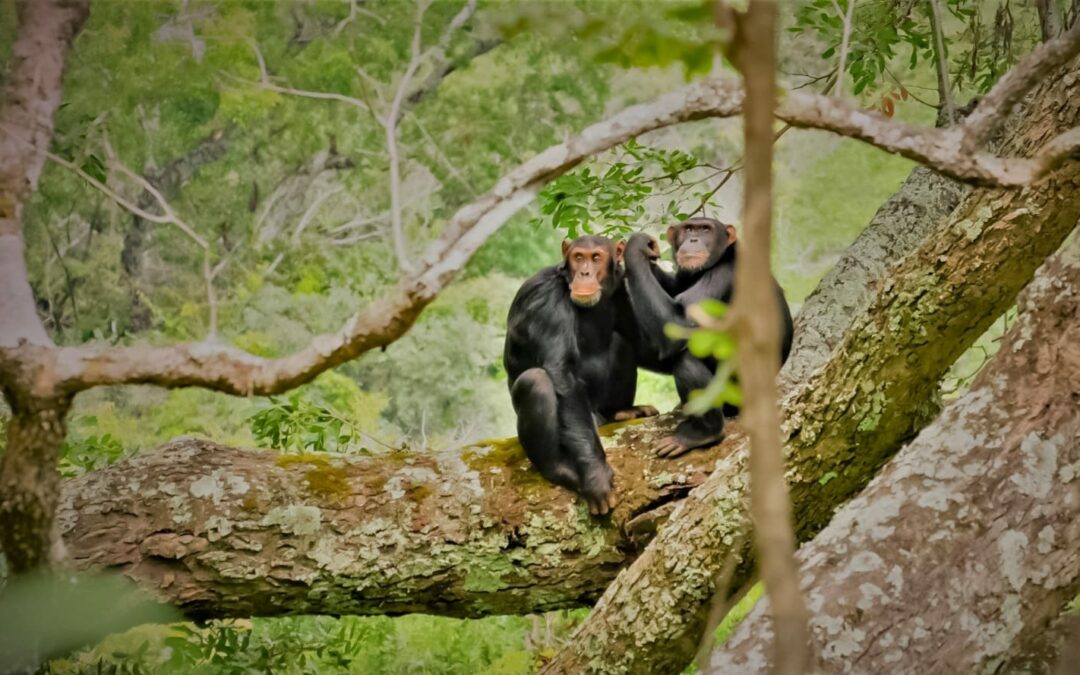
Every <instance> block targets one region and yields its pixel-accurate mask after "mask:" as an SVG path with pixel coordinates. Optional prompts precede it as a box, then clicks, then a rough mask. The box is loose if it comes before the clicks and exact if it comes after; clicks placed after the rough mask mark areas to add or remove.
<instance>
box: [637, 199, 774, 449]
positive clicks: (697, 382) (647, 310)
mask: <svg viewBox="0 0 1080 675" xmlns="http://www.w3.org/2000/svg"><path fill="white" fill-rule="evenodd" d="M667 239H668V243H669V244H671V250H672V254H673V256H674V258H675V274H674V275H671V274H667V273H666V272H664V271H663V270H661V269H660V268H659V267H658V266H657V264H656V260H657V259H658V258H659V257H660V251H659V247H658V245H657V243H656V240H655V239H653V238H652V237H650V236H649V235H647V234H642V233H638V234H635V235H633V236H631V237H630V241H629V242H627V245H626V260H625V264H626V285H627V290H628V293H629V296H630V303H631V305H632V306H633V314H634V317H635V319H636V321H637V325H638V335H637V336H636V338H635V340H634V342H635V343H636V344H635V351H636V356H637V361H638V364H639V365H640V366H641V367H643V368H647V369H649V370H655V371H658V372H662V373H671V374H673V375H674V376H675V386H676V388H677V389H678V391H679V398H680V399H681V400H682V402H683V403H685V402H686V400H687V397H688V396H689V394H690V392H691V391H693V390H695V389H702V388H704V387H705V386H706V385H707V384H708V383H709V380H711V379H712V376H713V373H714V372H715V370H716V366H717V363H716V361H715V360H714V359H705V360H702V359H698V358H696V357H695V356H693V355H692V354H691V353H690V352H689V350H688V349H687V348H686V341H685V340H672V339H670V338H668V337H667V336H666V335H665V334H664V325H665V324H668V323H678V324H682V325H686V326H689V325H693V324H692V322H691V321H690V320H689V319H687V318H686V308H687V307H689V306H690V305H692V304H694V303H695V302H698V301H700V300H704V299H705V298H713V299H715V300H720V301H722V302H724V303H730V302H731V296H732V292H733V290H734V287H735V256H736V246H735V228H734V227H732V226H731V225H724V224H723V223H721V222H720V221H718V220H714V219H712V218H690V219H689V220H686V221H683V222H682V223H680V224H678V225H675V226H672V227H669V228H668V231H667ZM773 284H774V285H775V286H776V294H777V298H778V300H779V304H780V313H781V329H780V330H781V341H780V342H781V346H780V351H781V353H780V362H781V363H783V362H784V361H786V360H787V357H788V353H789V352H790V351H791V338H792V332H793V326H792V321H791V311H790V310H789V309H788V305H787V300H785V298H784V292H783V290H782V289H781V288H780V285H779V284H777V283H776V281H775V280H773ZM725 410H726V412H727V414H729V415H731V414H735V413H737V412H738V409H737V408H734V407H732V406H725V407H724V409H715V410H710V411H709V412H707V413H705V414H704V415H701V416H699V417H688V418H687V419H685V420H684V421H683V422H681V423H680V424H679V426H678V427H677V428H676V429H675V434H674V435H672V436H669V437H667V438H664V439H662V440H661V441H660V443H659V445H658V447H657V454H659V455H660V456H661V457H677V456H679V455H681V454H683V453H684V452H686V451H688V450H691V449H693V448H699V447H702V446H705V445H711V444H713V443H716V442H718V441H719V440H720V439H721V438H723V436H724V414H725Z"/></svg>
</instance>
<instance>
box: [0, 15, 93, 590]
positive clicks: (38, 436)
mask: <svg viewBox="0 0 1080 675" xmlns="http://www.w3.org/2000/svg"><path fill="white" fill-rule="evenodd" d="M88 14H89V1H88V0H31V1H29V2H23V3H20V4H19V21H20V26H19V37H18V39H17V40H16V41H15V45H14V46H13V48H12V62H11V70H10V74H9V76H8V80H7V85H6V87H5V88H4V98H3V101H2V102H3V109H2V110H0V129H2V130H3V131H2V132H0V134H2V135H0V346H15V345H18V344H19V343H21V342H30V343H33V344H43V345H51V344H52V340H51V339H50V338H49V336H48V334H47V333H46V332H45V329H44V327H43V326H42V324H41V320H40V319H39V318H38V316H37V309H36V307H35V304H34V297H33V293H32V291H31V289H30V284H29V283H28V282H27V280H26V263H25V259H24V257H23V236H22V209H23V203H24V202H25V201H26V199H27V198H28V197H29V196H30V194H31V192H32V191H33V190H34V188H35V187H36V186H37V181H38V176H40V175H41V168H42V166H43V165H44V164H45V152H46V151H47V150H48V148H49V141H50V139H51V138H52V131H53V114H54V113H55V112H56V109H57V107H58V106H59V105H60V94H61V90H62V84H63V82H62V80H63V73H64V60H65V57H66V55H67V51H68V49H69V48H70V46H71V42H72V40H74V39H75V35H76V34H77V33H78V32H79V30H80V29H81V28H82V25H83V22H84V21H86V17H87V15H88ZM31 389H32V388H31ZM4 395H5V397H6V398H7V400H8V403H9V405H10V406H11V409H12V419H11V421H10V422H9V423H8V430H7V448H6V450H5V452H4V457H3V460H2V462H0V546H3V549H4V553H5V555H6V556H7V559H8V562H9V563H10V565H11V568H12V570H14V571H15V572H23V571H26V570H28V569H30V568H32V567H34V566H36V565H39V564H41V563H43V562H45V561H47V560H48V558H49V551H50V549H51V544H50V541H51V540H53V536H54V533H53V531H52V530H53V528H52V523H53V514H54V513H55V511H56V500H57V498H58V495H59V490H58V485H59V476H58V474H57V473H56V460H57V456H58V454H59V451H60V446H61V444H62V443H63V440H64V420H65V417H66V416H67V411H68V408H69V407H70V404H71V400H70V399H69V398H63V399H36V398H33V397H32V395H20V396H15V395H14V394H13V392H11V391H8V390H5V391H4ZM55 541H59V538H55Z"/></svg>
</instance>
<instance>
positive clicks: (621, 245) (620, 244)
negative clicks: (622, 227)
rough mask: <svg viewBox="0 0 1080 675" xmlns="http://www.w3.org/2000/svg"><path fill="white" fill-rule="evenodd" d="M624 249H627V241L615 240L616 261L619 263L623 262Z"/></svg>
mask: <svg viewBox="0 0 1080 675" xmlns="http://www.w3.org/2000/svg"><path fill="white" fill-rule="evenodd" d="M624 250H626V242H625V241H617V242H615V262H617V263H621V262H622V254H623V251H624Z"/></svg>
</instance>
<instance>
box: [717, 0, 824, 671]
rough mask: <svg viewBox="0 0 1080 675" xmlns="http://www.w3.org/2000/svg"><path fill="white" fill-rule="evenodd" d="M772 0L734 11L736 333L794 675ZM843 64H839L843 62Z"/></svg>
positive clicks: (760, 547)
mask: <svg viewBox="0 0 1080 675" xmlns="http://www.w3.org/2000/svg"><path fill="white" fill-rule="evenodd" d="M777 13H778V12H777V5H776V0H750V5H749V6H748V7H747V9H746V12H745V13H741V14H737V15H736V17H737V18H736V21H735V25H736V31H735V48H736V50H737V54H738V57H737V58H738V61H737V63H738V64H739V67H740V69H741V70H742V74H743V82H744V87H745V89H746V103H745V104H744V112H743V145H744V147H745V148H746V152H745V160H744V163H745V165H746V169H745V179H746V188H745V189H744V190H743V239H742V242H743V243H742V248H741V249H740V253H741V255H740V256H739V259H738V261H737V262H736V265H735V297H734V299H733V300H732V303H731V320H732V323H733V327H732V332H733V334H734V336H735V340H736V342H737V343H738V345H739V350H738V354H736V356H737V363H738V369H739V386H740V387H741V389H742V391H743V406H742V417H743V421H744V423H745V424H746V430H747V435H748V436H749V437H750V458H749V470H750V516H751V518H753V520H754V523H755V524H756V526H757V527H755V528H754V536H753V540H754V551H755V552H756V553H757V557H758V559H759V560H760V561H761V578H762V581H763V582H764V584H765V589H766V592H767V593H768V595H769V598H770V599H771V600H772V604H771V607H772V608H773V611H772V617H771V618H772V622H773V626H775V628H776V630H775V632H774V636H775V639H774V640H773V644H772V645H771V653H772V654H773V656H774V663H775V664H776V669H775V673H776V675H800V674H801V673H802V672H803V670H804V668H805V667H806V664H807V662H808V658H807V652H806V645H807V642H808V641H809V637H808V635H807V628H806V622H807V611H806V604H805V603H804V602H803V598H802V594H801V592H800V590H799V569H798V564H797V563H796V562H795V547H796V542H795V534H794V532H793V531H792V526H791V496H790V495H789V494H788V489H787V483H786V482H785V480H784V450H783V445H782V443H781V441H780V412H779V411H778V410H777V408H776V398H777V392H776V372H777V371H778V370H780V303H779V301H778V298H777V296H776V291H775V289H774V284H775V282H774V281H773V278H772V269H771V267H770V255H769V253H770V250H771V241H772V198H773V197H772V183H773V181H772V160H773V153H772V149H773V109H774V108H775V106H776V17H777ZM841 72H842V70H841Z"/></svg>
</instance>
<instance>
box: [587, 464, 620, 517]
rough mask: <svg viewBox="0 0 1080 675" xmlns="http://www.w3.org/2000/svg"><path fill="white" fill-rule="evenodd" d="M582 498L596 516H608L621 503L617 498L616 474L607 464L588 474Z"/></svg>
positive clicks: (590, 511)
mask: <svg viewBox="0 0 1080 675" xmlns="http://www.w3.org/2000/svg"><path fill="white" fill-rule="evenodd" d="M583 483H584V484H583V487H584V489H583V490H582V491H581V493H580V494H581V498H582V499H584V500H585V503H586V504H587V505H588V506H589V513H591V514H593V515H594V516H606V515H607V514H609V513H611V511H612V509H614V508H615V505H616V504H617V503H618V502H619V500H618V498H617V497H616V496H615V472H614V471H612V470H611V466H610V465H608V464H607V463H606V462H605V463H604V464H602V465H599V466H597V467H595V468H593V469H592V470H591V471H589V472H588V473H586V475H585V476H584V481H583Z"/></svg>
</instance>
